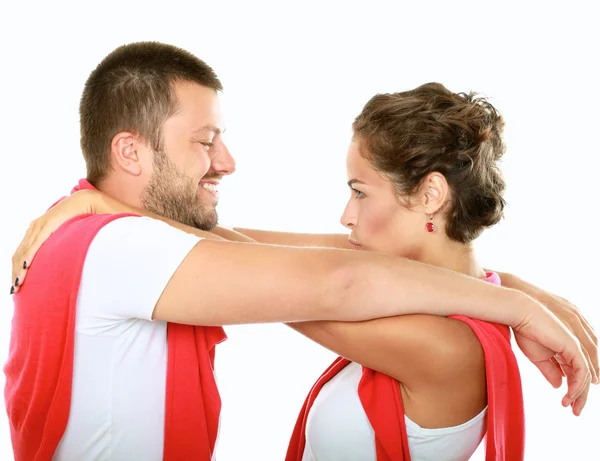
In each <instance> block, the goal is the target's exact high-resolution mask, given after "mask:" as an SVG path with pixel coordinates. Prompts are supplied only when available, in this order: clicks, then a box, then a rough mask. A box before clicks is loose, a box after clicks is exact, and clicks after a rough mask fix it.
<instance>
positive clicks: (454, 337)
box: [402, 315, 487, 428]
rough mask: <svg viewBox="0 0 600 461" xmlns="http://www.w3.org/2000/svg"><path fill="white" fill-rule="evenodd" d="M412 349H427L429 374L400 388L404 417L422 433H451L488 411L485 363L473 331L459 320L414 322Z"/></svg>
mask: <svg viewBox="0 0 600 461" xmlns="http://www.w3.org/2000/svg"><path fill="white" fill-rule="evenodd" d="M414 317H415V318H414V321H415V322H418V324H415V330H417V331H419V332H420V333H419V335H418V336H419V338H418V339H417V340H416V342H415V344H414V346H415V347H427V348H431V349H430V352H429V353H427V354H426V357H428V358H429V359H430V362H429V365H430V366H429V367H427V371H426V372H424V373H422V374H420V378H421V379H419V380H418V381H415V382H413V383H402V394H403V400H404V406H405V412H406V415H407V416H408V417H409V418H411V419H412V420H413V421H414V422H416V423H417V424H419V425H420V426H422V427H429V428H436V427H451V426H455V425H459V424H462V423H464V422H466V421H469V420H470V419H472V418H473V417H475V416H476V415H477V414H478V413H480V412H481V411H482V410H483V409H484V408H485V405H486V401H487V392H486V378H485V358H484V353H483V348H482V345H481V343H480V342H479V339H478V338H477V336H476V335H475V333H474V332H473V330H472V329H471V327H470V326H469V325H468V324H467V323H465V322H463V321H461V320H458V319H450V318H444V317H434V316H428V315H417V316H414Z"/></svg>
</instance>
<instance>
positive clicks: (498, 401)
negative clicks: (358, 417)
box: [285, 273, 525, 461]
mask: <svg viewBox="0 0 600 461" xmlns="http://www.w3.org/2000/svg"><path fill="white" fill-rule="evenodd" d="M486 280H487V281H489V282H490V283H494V284H497V285H499V284H500V278H499V277H498V275H497V274H494V273H492V274H488V278H487V279H486ZM450 318H454V319H457V320H461V321H463V322H465V323H467V324H468V325H469V326H470V327H471V329H472V330H473V332H474V333H475V334H476V335H477V338H478V339H479V341H480V342H481V345H482V347H483V352H484V357H485V367H486V380H487V402H488V413H487V434H486V442H485V449H486V461H520V460H522V459H523V458H524V451H525V415H524V411H523V391H522V388H521V375H520V373H519V368H518V365H517V360H516V358H515V356H514V354H513V351H512V349H511V346H510V330H509V329H508V328H507V327H505V326H503V325H497V324H493V323H488V322H483V321H481V320H474V319H470V318H468V317H463V316H452V317H450ZM349 363H350V361H349V360H347V359H345V358H342V357H338V358H337V359H336V360H335V361H334V362H333V364H332V365H331V366H330V367H329V368H328V369H327V370H325V372H324V373H323V374H322V375H321V377H320V378H319V379H318V380H317V382H316V383H315V385H314V386H313V388H312V389H311V391H310V393H309V394H308V397H307V398H306V401H305V402H304V405H303V407H302V409H301V410H300V415H299V416H298V420H297V421H296V426H295V427H294V432H293V433H292V438H291V440H290V444H289V446H288V451H287V456H286V458H285V461H301V460H302V456H303V454H304V445H305V442H306V434H305V432H306V422H307V419H308V414H309V412H310V408H311V407H312V405H313V403H314V401H315V399H316V398H317V395H319V392H320V391H321V388H322V387H323V386H324V385H325V384H326V383H327V382H328V381H329V380H331V379H332V378H333V377H334V376H335V375H337V374H338V373H339V372H340V371H341V370H342V369H343V368H344V367H345V366H346V365H348V364H349ZM358 395H359V398H360V401H361V403H362V406H363V409H364V411H365V413H366V414H367V417H368V419H369V422H370V423H371V426H372V427H373V430H374V431H375V448H376V453H377V461H410V453H409V448H408V435H407V434H406V424H405V421H404V407H403V405H402V394H401V393H400V386H399V385H398V381H396V380H395V379H394V378H390V377H389V376H387V375H384V374H382V373H378V372H376V371H373V370H371V369H369V368H365V367H363V372H362V377H361V380H360V383H359V385H358Z"/></svg>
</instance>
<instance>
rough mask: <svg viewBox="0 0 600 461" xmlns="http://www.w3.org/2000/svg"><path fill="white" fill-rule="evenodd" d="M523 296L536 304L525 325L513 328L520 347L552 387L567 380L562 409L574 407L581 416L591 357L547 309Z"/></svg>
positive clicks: (525, 317)
mask: <svg viewBox="0 0 600 461" xmlns="http://www.w3.org/2000/svg"><path fill="white" fill-rule="evenodd" d="M520 294H521V296H523V297H524V298H529V300H530V301H531V303H534V304H531V303H530V304H529V306H527V311H526V313H525V315H524V317H523V319H522V321H521V322H519V323H518V324H517V325H513V331H514V333H515V339H516V341H517V344H518V345H519V347H520V349H521V351H522V352H523V354H525V356H526V357H527V358H528V359H529V360H530V361H531V362H532V363H533V364H534V365H535V366H536V367H537V368H538V369H539V370H540V371H541V373H542V374H543V375H544V377H545V378H546V379H547V380H548V382H549V383H550V384H552V386H554V387H556V388H557V387H560V385H561V384H562V378H563V376H565V377H566V378H567V386H568V389H567V394H566V395H565V396H564V397H563V399H562V405H563V406H565V407H567V406H569V405H571V406H572V408H573V413H574V414H575V415H577V416H578V415H580V414H581V410H582V409H583V407H584V406H585V404H586V401H587V395H588V392H589V388H590V384H591V380H592V369H591V365H590V361H589V357H588V356H587V355H586V354H585V353H584V351H583V349H582V347H581V344H580V342H579V341H578V340H577V338H575V336H573V334H572V333H571V332H570V331H568V329H567V328H566V327H565V326H564V325H563V324H562V323H561V322H560V321H558V320H557V318H556V317H555V316H554V315H553V314H552V313H551V312H550V311H549V310H548V309H546V308H545V307H544V306H542V305H541V304H539V303H538V302H537V301H535V300H533V299H532V298H530V297H529V296H527V295H525V294H523V293H520Z"/></svg>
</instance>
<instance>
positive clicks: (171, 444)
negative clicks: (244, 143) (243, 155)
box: [5, 43, 590, 460]
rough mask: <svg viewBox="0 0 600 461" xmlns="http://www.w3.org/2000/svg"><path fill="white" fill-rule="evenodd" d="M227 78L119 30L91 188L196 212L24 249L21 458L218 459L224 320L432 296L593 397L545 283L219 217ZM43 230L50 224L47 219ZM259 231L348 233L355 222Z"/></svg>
mask: <svg viewBox="0 0 600 461" xmlns="http://www.w3.org/2000/svg"><path fill="white" fill-rule="evenodd" d="M220 90H221V83H220V82H219V80H218V78H217V76H216V75H215V74H214V72H213V71H212V69H211V68H210V67H208V66H207V65H206V64H205V63H204V62H202V61H201V60H199V59H198V58H196V57H195V56H193V55H191V54H190V53H188V52H185V51H183V50H181V49H178V48H175V47H172V46H169V45H163V44H158V43H137V44H131V45H126V46H123V47H120V48H118V49H116V50H115V51H113V52H112V53H111V54H109V55H108V56H107V57H106V58H105V59H104V60H103V61H102V62H101V63H100V64H99V65H98V67H97V68H96V69H95V70H94V71H93V72H92V74H91V75H90V77H89V79H88V81H87V83H86V86H85V89H84V92H83V96H82V99H81V106H80V116H81V146H82V151H83V154H84V158H85V161H86V166H87V181H80V184H79V185H78V187H76V189H75V190H79V189H94V188H97V189H99V190H100V191H102V192H104V193H105V194H107V195H108V196H110V197H115V198H118V199H119V200H120V201H122V202H124V203H126V204H128V205H129V206H131V207H132V209H136V208H137V209H140V208H141V209H145V210H148V211H150V212H151V213H154V214H155V215H156V216H157V217H159V218H160V219H163V220H166V221H167V222H169V223H170V224H173V225H174V226H176V227H178V228H179V229H178V228H174V227H171V226H169V225H167V224H165V223H163V222H160V221H158V220H152V219H149V218H142V217H137V216H127V215H122V214H121V215H112V216H106V215H91V216H90V215H83V216H80V217H78V218H76V219H73V220H70V221H69V222H67V223H65V225H63V226H61V227H60V228H59V229H57V230H56V232H54V234H53V235H52V236H51V237H50V238H49V239H48V241H47V243H46V244H45V245H44V246H43V247H42V248H41V249H40V251H39V252H38V253H37V255H36V257H35V260H33V253H34V252H35V250H37V248H36V247H35V244H34V245H29V243H26V244H25V248H26V251H27V252H29V253H25V257H21V256H20V255H21V254H22V253H21V252H20V251H18V252H17V255H16V257H15V262H17V264H18V265H19V266H21V267H22V268H21V270H20V271H19V272H18V274H15V275H16V277H15V279H14V285H13V287H12V288H11V293H12V292H16V296H15V307H16V308H15V317H14V320H13V331H12V337H11V355H10V357H9V360H8V362H7V364H6V367H5V372H6V375H7V387H6V402H7V408H8V413H9V418H10V420H11V434H12V439H13V448H14V450H15V458H16V459H17V460H22V459H27V460H29V459H40V460H41V459H51V458H53V459H56V460H70V459H78V460H86V459H144V460H153V459H156V460H158V459H166V460H173V459H211V457H212V456H213V454H214V446H215V442H216V438H217V435H218V422H219V412H220V400H219V396H218V390H217V388H216V384H215V381H214V377H213V371H212V368H213V359H214V346H215V345H216V344H218V343H219V342H220V341H222V340H223V339H225V335H224V332H223V330H222V329H221V328H220V326H222V325H229V324H240V323H258V322H301V321H307V320H338V321H360V320H367V319H372V318H378V317H386V316H393V315H402V314H409V313H417V312H419V313H426V314H435V315H450V314H462V315H467V316H470V317H477V318H481V319H484V320H489V321H495V322H498V323H504V324H507V325H510V326H512V327H514V328H515V333H516V334H518V335H519V337H520V339H521V340H522V349H523V351H524V352H525V354H526V355H527V356H528V357H529V358H530V359H531V360H533V361H534V362H536V365H538V367H539V368H540V369H541V370H542V372H543V373H544V374H545V376H546V377H547V378H548V379H549V380H550V381H551V382H553V383H556V379H557V373H558V372H557V368H555V363H553V360H554V358H553V356H554V354H557V357H559V358H560V360H561V361H563V362H564V364H565V369H567V370H568V371H569V374H568V376H567V377H568V383H569V394H568V396H566V397H565V398H564V399H563V404H564V405H569V404H574V406H575V407H574V408H577V411H580V408H581V407H582V406H583V405H584V404H585V398H586V396H587V389H588V385H589V380H590V371H589V369H588V365H587V363H586V361H585V357H584V355H583V352H582V351H581V349H580V346H579V343H578V342H577V341H576V340H575V339H574V338H573V337H572V336H571V335H570V334H569V333H568V332H567V330H565V329H564V327H562V325H560V324H559V323H558V322H557V321H556V319H555V318H554V317H553V316H551V315H550V314H549V313H548V311H547V310H546V309H545V308H544V307H542V306H541V305H540V304H538V303H537V302H535V301H534V300H533V299H531V298H530V297H528V296H525V295H523V294H521V293H519V292H517V291H514V290H508V289H504V288H497V287H494V286H491V285H489V284H486V283H483V282H480V281H477V280H474V279H470V278H468V277H465V276H461V275H459V274H455V273H450V272H448V271H445V270H443V269H438V268H434V267H429V266H426V265H423V264H419V263H416V262H413V261H408V260H402V259H399V258H392V257H386V256H383V255H378V254H373V253H363V252H352V251H342V250H339V249H334V248H329V249H327V248H297V247H296V248H293V247H286V246H281V245H264V244H248V243H240V242H231V241H222V240H224V239H232V240H236V239H239V240H248V238H246V237H244V235H243V233H235V232H232V231H227V230H223V229H221V230H217V233H219V234H220V235H221V236H222V237H223V238H221V239H218V238H216V236H215V235H212V234H210V233H208V232H205V231H209V230H212V229H214V227H215V226H216V224H217V214H216V210H215V208H216V205H217V202H218V183H219V181H220V180H221V179H222V178H223V177H224V176H227V175H229V174H231V173H233V172H234V171H235V162H234V160H233V158H232V156H231V155H230V153H229V151H228V150H227V147H226V146H225V144H224V143H223V140H222V138H221V134H222V131H223V127H222V123H221V119H220V111H219V103H218V91H220ZM60 206H61V204H59V205H57V206H56V207H55V208H54V210H60ZM51 212H52V211H51ZM32 229H33V233H34V237H40V236H41V240H45V237H46V235H44V232H46V231H47V228H44V229H45V230H44V231H43V232H42V233H41V234H39V235H35V226H34V227H33V228H32ZM180 229H183V230H184V231H185V232H184V231H182V230H180ZM198 229H200V231H198ZM52 230H54V229H52ZM202 231H204V232H202ZM50 232H51V231H50ZM248 235H249V236H250V238H254V239H256V240H258V241H262V242H268V243H289V244H292V245H297V246H302V245H303V244H305V243H309V244H319V245H324V246H327V245H328V244H330V245H329V246H340V247H346V246H347V244H346V243H341V240H340V237H339V236H338V237H336V236H333V237H322V238H325V239H331V240H322V239H321V238H318V240H315V241H310V242H308V241H306V238H308V237H304V236H297V237H296V238H292V239H291V240H290V241H289V242H288V241H286V242H282V241H281V240H280V239H281V238H283V237H282V235H284V234H267V233H261V232H248ZM199 237H203V238H202V239H201V238H199ZM291 237H294V236H291ZM220 240H221V241H220ZM34 241H35V238H34ZM40 243H41V242H40ZM26 275H27V284H25V285H23V284H24V281H25V276H26ZM482 306H485V309H482ZM75 313H76V315H75ZM193 325H196V327H194V326H193ZM167 345H168V347H167ZM569 367H572V369H573V372H572V373H571V372H570V370H571V368H569Z"/></svg>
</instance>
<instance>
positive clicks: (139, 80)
mask: <svg viewBox="0 0 600 461" xmlns="http://www.w3.org/2000/svg"><path fill="white" fill-rule="evenodd" d="M175 82H193V83H198V84H199V85H203V86H206V87H209V88H212V89H214V90H217V91H221V90H222V89H223V87H222V85H221V82H220V81H219V78H218V77H217V75H216V74H215V72H214V71H213V70H212V68H211V67H210V66H208V65H207V64H206V63H205V62H204V61H202V60H201V59H199V58H197V57H196V56H194V55H193V54H191V53H189V52H188V51H185V50H182V49H181V48H177V47H175V46H172V45H167V44H164V43H158V42H138V43H131V44H128V45H123V46H121V47H119V48H117V49H116V50H114V51H113V52H112V53H110V54H109V55H108V56H106V57H105V58H104V59H103V60H102V62H100V64H98V66H97V67H96V69H94V71H93V72H92V73H91V74H90V76H89V78H88V79H87V82H86V83H85V88H84V90H83V95H82V96H81V101H80V104H79V120H80V129H81V149H82V151H83V157H84V159H85V163H86V168H87V179H88V180H89V181H90V182H91V183H92V184H95V185H97V183H98V182H99V181H101V180H102V179H103V178H104V177H105V176H106V174H107V173H108V172H109V170H110V145H111V142H112V139H113V137H114V136H115V135H116V134H117V133H119V132H122V131H131V132H133V133H136V134H139V135H141V136H142V137H144V138H145V139H146V140H147V141H148V142H149V143H150V145H151V146H152V148H153V149H155V150H159V149H160V148H161V144H162V142H161V135H162V126H163V124H164V122H165V121H166V120H167V119H168V118H169V117H170V116H171V115H172V114H173V113H174V112H175V111H176V109H177V99H176V97H175V93H174V89H173V84H174V83H175Z"/></svg>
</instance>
